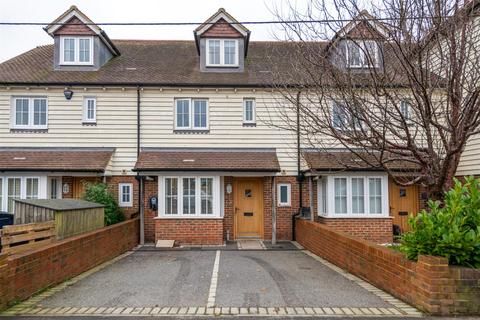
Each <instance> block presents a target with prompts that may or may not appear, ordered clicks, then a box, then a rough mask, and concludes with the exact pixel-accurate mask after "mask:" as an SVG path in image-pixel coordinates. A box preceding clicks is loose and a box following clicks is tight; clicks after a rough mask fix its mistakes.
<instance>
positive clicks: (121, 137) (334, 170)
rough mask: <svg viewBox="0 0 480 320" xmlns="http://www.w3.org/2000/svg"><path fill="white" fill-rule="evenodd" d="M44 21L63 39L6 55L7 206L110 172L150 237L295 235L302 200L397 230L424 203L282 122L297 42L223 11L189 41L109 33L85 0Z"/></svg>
mask: <svg viewBox="0 0 480 320" xmlns="http://www.w3.org/2000/svg"><path fill="white" fill-rule="evenodd" d="M356 27H357V26H356V25H352V26H350V28H351V30H350V31H352V32H354V31H355V28H356ZM374 27H376V26H374ZM45 31H46V32H47V33H48V34H49V35H50V36H51V37H52V38H53V44H52V45H46V46H41V47H37V48H35V49H32V50H30V51H28V52H25V53H24V54H21V55H20V56H17V57H15V58H13V59H11V60H9V61H6V62H4V63H2V64H0V111H1V112H0V208H1V210H3V211H9V212H11V211H12V210H13V199H15V198H78V197H81V195H82V193H83V192H84V187H85V183H86V182H100V181H103V182H106V183H107V184H108V185H109V186H110V187H111V190H112V191H113V192H114V194H115V195H116V196H117V197H118V202H119V204H120V206H121V207H123V208H124V211H125V213H126V215H127V216H133V215H137V214H140V215H141V216H142V217H143V218H144V219H143V227H144V237H145V241H147V242H153V241H156V240H161V239H169V240H176V241H177V242H179V243H182V244H220V243H223V242H224V241H225V240H226V239H238V238H245V237H252V238H261V239H272V238H274V239H277V240H282V239H291V238H292V221H293V219H292V217H293V216H294V215H296V214H297V213H298V212H299V211H300V207H307V208H310V211H311V212H313V216H314V217H316V218H317V219H318V220H320V221H321V222H323V223H327V224H329V225H332V226H334V227H335V228H337V229H340V230H343V231H347V232H350V233H353V234H356V235H360V236H362V237H364V238H367V239H370V240H373V241H376V242H388V241H391V239H392V224H393V223H395V224H397V225H400V226H402V225H404V223H405V218H406V213H408V212H415V211H417V210H418V208H419V206H420V203H421V200H422V193H421V192H420V188H419V186H410V187H399V186H397V185H396V184H395V183H393V182H392V181H391V179H389V177H388V175H387V173H386V172H384V171H379V170H370V169H371V168H366V167H363V166H362V165H357V166H355V158H354V156H353V155H351V154H349V153H348V152H345V151H344V150H340V149H338V150H331V152H329V153H325V152H322V151H318V150H310V149H307V148H303V147H302V141H303V140H302V137H298V136H297V134H296V132H293V131H289V130H283V129H280V127H281V126H280V125H276V124H279V123H280V122H281V121H284V119H283V118H282V117H280V116H278V115H276V113H275V108H276V107H278V105H279V102H278V100H279V99H280V96H278V95H277V94H276V93H275V90H274V86H275V77H274V75H273V72H272V70H278V69H279V68H288V67H289V65H288V64H287V63H285V58H286V57H289V56H291V55H293V54H294V52H293V51H294V50H293V47H292V46H291V44H290V43H288V42H254V41H250V31H249V30H248V29H247V28H246V27H245V26H243V25H241V24H239V23H238V22H237V21H236V20H235V19H234V18H233V17H232V16H230V15H229V14H228V13H227V12H226V11H225V10H224V9H220V10H219V11H218V12H216V13H215V14H214V15H213V16H211V17H210V18H209V19H207V21H206V22H205V24H203V25H200V26H199V27H198V28H196V29H195V30H194V39H192V40H191V41H164V40H158V41H156V40H155V41H146V40H111V39H110V38H109V37H108V36H107V34H106V33H105V31H104V30H102V29H101V28H100V27H99V26H97V25H95V23H94V22H92V21H91V20H90V19H89V18H88V17H87V16H86V15H85V14H83V13H82V12H81V11H80V10H79V9H78V8H76V7H74V6H73V7H71V8H70V9H69V10H67V11H66V12H65V13H64V14H62V15H61V16H60V17H59V18H58V19H56V20H55V21H53V22H52V24H50V25H48V26H46V27H45ZM378 31H379V32H382V30H378ZM365 44H370V42H368V39H366V41H365ZM373 44H374V43H373ZM373 44H372V45H373ZM326 45H328V44H327V43H325V44H322V46H326ZM349 48H350V50H353V51H352V52H355V50H357V49H356V48H355V47H349ZM381 50H382V48H381V47H375V51H374V52H376V57H377V59H378V60H377V62H378V63H379V65H381V64H383V61H381ZM351 56H352V57H357V56H358V57H357V58H358V59H353V60H351V61H350V63H352V64H358V63H359V62H360V61H363V60H362V59H361V51H359V50H358V52H357V54H352V55H351ZM357 62H358V63H357ZM357 67H359V68H361V65H358V66H357ZM332 154H336V155H337V156H340V157H344V158H345V157H346V158H347V161H350V160H351V161H352V163H353V165H352V166H350V168H349V169H348V170H345V168H342V167H339V166H338V162H337V161H336V160H335V159H336V158H335V157H333V158H332ZM399 169H401V170H403V169H405V167H404V166H400V167H399ZM462 170H464V171H465V172H468V173H472V171H471V170H470V167H469V165H466V166H465V167H464V169H462Z"/></svg>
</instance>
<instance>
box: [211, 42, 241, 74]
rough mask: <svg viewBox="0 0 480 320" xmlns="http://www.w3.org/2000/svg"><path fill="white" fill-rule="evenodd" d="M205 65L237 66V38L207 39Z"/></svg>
mask: <svg viewBox="0 0 480 320" xmlns="http://www.w3.org/2000/svg"><path fill="white" fill-rule="evenodd" d="M207 66H209V67H237V66H238V40H237V39H207Z"/></svg>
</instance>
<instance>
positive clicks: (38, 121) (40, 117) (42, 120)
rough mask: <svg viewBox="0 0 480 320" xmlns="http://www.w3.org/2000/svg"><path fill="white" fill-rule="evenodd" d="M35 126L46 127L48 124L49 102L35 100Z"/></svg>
mask: <svg viewBox="0 0 480 320" xmlns="http://www.w3.org/2000/svg"><path fill="white" fill-rule="evenodd" d="M33 124H34V125H35V126H44V125H46V124H47V100H45V99H34V100H33Z"/></svg>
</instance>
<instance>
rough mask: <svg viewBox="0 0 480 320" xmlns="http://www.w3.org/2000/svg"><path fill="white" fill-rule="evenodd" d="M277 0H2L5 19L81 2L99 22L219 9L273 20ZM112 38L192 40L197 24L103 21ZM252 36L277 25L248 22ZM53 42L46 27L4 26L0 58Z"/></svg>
mask: <svg viewBox="0 0 480 320" xmlns="http://www.w3.org/2000/svg"><path fill="white" fill-rule="evenodd" d="M274 1H277V0H72V1H69V0H0V21H2V22H3V21H5V22H18V21H22V22H24V21H33V22H51V21H52V20H54V19H55V18H56V17H58V16H59V15H60V14H62V13H63V12H64V11H65V10H67V9H68V8H69V7H70V6H71V5H73V4H74V5H76V6H77V7H78V8H79V9H80V10H82V11H83V12H84V13H85V14H86V15H87V16H88V17H89V18H90V19H92V20H93V21H94V22H171V21H174V22H185V21H191V22H198V21H204V20H206V19H207V18H208V17H209V16H210V15H212V14H213V13H215V12H216V11H217V9H218V8H220V7H223V8H225V9H226V10H227V11H228V12H229V13H230V14H231V15H233V16H234V17H235V18H236V19H237V20H239V21H247V20H248V21H253V20H258V21H261V20H272V19H273V18H274V17H273V15H272V13H271V12H270V11H269V8H271V7H272V3H273V2H274ZM102 28H103V29H104V30H105V31H106V32H107V34H108V35H109V37H110V38H111V39H193V34H192V31H193V29H194V28H195V27H194V26H180V27H179V26H168V27H166V26H162V27H159V26H156V27H146V26H102ZM248 28H249V29H250V30H251V31H252V35H251V37H252V38H251V39H252V40H268V39H273V36H272V27H271V26H266V25H249V26H248ZM50 43H53V40H52V38H50V37H49V36H48V35H47V34H46V32H45V31H44V30H43V29H42V26H0V62H3V61H5V60H8V59H10V58H13V57H15V56H16V55H18V54H21V53H22V52H25V51H27V50H30V49H32V48H34V47H36V46H38V45H43V44H50Z"/></svg>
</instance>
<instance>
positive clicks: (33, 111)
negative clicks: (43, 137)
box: [12, 97, 48, 129]
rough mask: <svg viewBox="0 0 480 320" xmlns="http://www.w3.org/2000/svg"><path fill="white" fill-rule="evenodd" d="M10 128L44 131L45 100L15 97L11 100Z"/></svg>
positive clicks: (46, 115)
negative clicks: (11, 116)
mask: <svg viewBox="0 0 480 320" xmlns="http://www.w3.org/2000/svg"><path fill="white" fill-rule="evenodd" d="M12 115H13V119H12V128H14V129H46V128H47V117H48V108H47V99H46V98H35V97H17V98H14V99H13V109H12Z"/></svg>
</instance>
